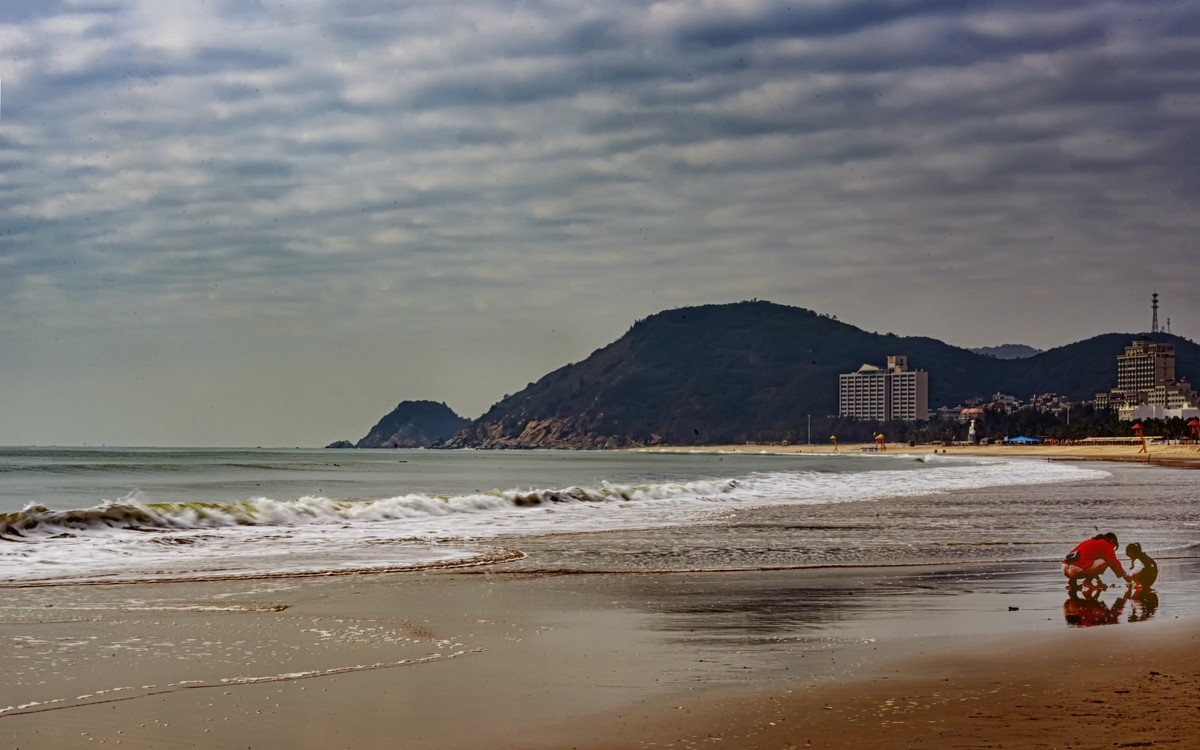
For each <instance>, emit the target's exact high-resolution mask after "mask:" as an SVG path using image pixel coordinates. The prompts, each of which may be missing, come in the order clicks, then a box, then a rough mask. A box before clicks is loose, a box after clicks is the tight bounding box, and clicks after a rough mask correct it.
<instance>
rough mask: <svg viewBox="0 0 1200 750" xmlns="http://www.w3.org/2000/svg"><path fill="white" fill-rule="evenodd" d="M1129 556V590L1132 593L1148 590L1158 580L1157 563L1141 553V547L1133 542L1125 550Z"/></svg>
mask: <svg viewBox="0 0 1200 750" xmlns="http://www.w3.org/2000/svg"><path fill="white" fill-rule="evenodd" d="M1125 554H1126V555H1128V556H1129V588H1130V590H1131V591H1133V592H1134V593H1137V592H1138V591H1141V590H1142V589H1148V588H1150V587H1151V586H1153V585H1154V582H1155V581H1157V580H1158V563H1156V562H1154V558H1152V557H1150V555H1147V554H1146V553H1145V552H1142V545H1140V544H1138V543H1137V542H1134V543H1133V544H1131V545H1129V546H1128V547H1126V548H1125Z"/></svg>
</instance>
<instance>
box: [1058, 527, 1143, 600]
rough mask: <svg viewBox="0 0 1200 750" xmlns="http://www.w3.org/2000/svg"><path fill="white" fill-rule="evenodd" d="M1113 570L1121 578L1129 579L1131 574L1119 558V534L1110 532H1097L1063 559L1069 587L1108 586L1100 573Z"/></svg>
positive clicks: (1063, 570)
mask: <svg viewBox="0 0 1200 750" xmlns="http://www.w3.org/2000/svg"><path fill="white" fill-rule="evenodd" d="M1110 569H1111V570H1112V571H1113V572H1114V573H1116V574H1117V575H1118V576H1120V577H1121V578H1124V579H1125V580H1127V581H1128V580H1129V574H1128V573H1126V572H1125V568H1123V567H1122V566H1121V561H1120V560H1118V559H1117V535H1116V534H1113V533H1112V532H1109V533H1107V534H1097V535H1096V536H1094V537H1092V538H1091V539H1085V540H1084V541H1082V542H1080V543H1079V544H1077V545H1075V549H1073V550H1071V551H1070V552H1068V553H1067V556H1066V557H1064V558H1063V561H1062V572H1063V575H1065V576H1066V577H1067V579H1068V581H1067V587H1068V588H1075V587H1077V586H1080V585H1082V586H1085V587H1088V588H1107V587H1105V586H1104V584H1102V583H1100V574H1101V573H1103V572H1104V571H1106V570H1110Z"/></svg>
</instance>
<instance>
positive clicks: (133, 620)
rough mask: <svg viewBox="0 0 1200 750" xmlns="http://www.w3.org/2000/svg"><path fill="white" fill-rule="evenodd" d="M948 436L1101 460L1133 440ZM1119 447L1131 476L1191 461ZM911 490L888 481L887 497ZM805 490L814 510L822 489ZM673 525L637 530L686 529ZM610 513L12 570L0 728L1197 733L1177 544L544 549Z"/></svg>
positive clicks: (711, 734)
mask: <svg viewBox="0 0 1200 750" xmlns="http://www.w3.org/2000/svg"><path fill="white" fill-rule="evenodd" d="M729 449H730V450H733V449H735V448H734V447H730V448H729ZM736 449H737V450H791V451H801V452H804V451H809V450H812V447H810V446H791V447H789V448H786V449H781V448H778V447H768V446H738V447H736ZM851 449H852V448H851V447H850V446H842V447H841V450H851ZM1185 449H1186V447H1185ZM710 450H712V449H710ZM947 450H948V451H950V452H951V453H953V452H955V451H956V450H961V451H963V452H965V451H967V450H974V451H982V452H992V451H995V452H1006V451H1009V450H1013V451H1020V452H1022V454H1023V455H1044V456H1046V457H1053V458H1069V459H1096V460H1110V459H1112V458H1114V457H1115V453H1114V452H1115V451H1118V450H1120V451H1122V452H1123V453H1132V452H1133V451H1136V447H1135V448H1132V449H1130V448H1129V447H1128V446H1124V447H1121V448H1109V449H1104V450H1097V449H1095V448H1090V449H1088V452H1084V451H1078V450H1072V449H1071V448H1058V447H1055V448H1051V447H1046V448H1042V447H1040V446H1034V447H1032V448H1013V449H1009V448H1007V447H1003V446H996V447H987V448H977V449H966V448H963V449H955V448H953V447H951V448H948V449H947ZM1152 450H1153V448H1152ZM1179 452H1180V453H1182V452H1183V451H1179ZM1008 455H1013V454H1012V453H1008ZM1120 466H1121V467H1122V468H1121V469H1120V471H1121V472H1123V476H1125V479H1124V480H1122V481H1124V482H1126V483H1128V482H1135V483H1136V482H1144V479H1142V478H1141V477H1144V476H1150V475H1153V476H1160V472H1165V473H1164V474H1161V476H1172V475H1171V472H1175V474H1176V475H1178V476H1179V477H1183V481H1186V476H1187V475H1190V472H1180V471H1178V470H1177V468H1141V467H1132V466H1128V465H1120ZM1172 481H1175V482H1178V481H1181V480H1180V479H1174V480H1172ZM1123 486H1127V485H1123ZM1185 486H1186V485H1185ZM1100 489H1102V487H1100V486H1099V485H1097V487H1095V488H1093V490H1092V491H1091V492H1092V493H1094V492H1096V491H1098V490H1100ZM996 492H999V493H1005V492H1007V493H1012V492H1016V490H1012V489H1002V490H996ZM1020 492H1022V493H1026V494H1027V493H1039V492H1040V493H1043V494H1045V496H1046V497H1053V496H1055V494H1056V493H1059V492H1061V490H1058V489H1055V488H1054V486H1053V485H1047V486H1045V487H1043V488H1027V489H1023V490H1020ZM1080 496H1081V497H1083V495H1080ZM971 497H972V494H971V492H967V493H964V494H962V495H961V498H963V499H964V500H969V498H971ZM929 501H930V499H929V498H921V497H913V498H907V499H904V500H903V501H898V502H897V503H894V504H893V505H892V506H890V507H893V508H894V512H895V513H896V514H897V515H896V517H897V518H903V517H904V508H906V507H911V506H914V505H920V504H922V503H925V502H929ZM818 511H819V515H814V516H812V517H811V519H810V520H811V522H813V523H819V524H825V523H832V522H834V521H836V519H837V518H838V517H839V511H838V509H837V507H836V506H821V507H820V508H818V509H813V511H812V512H813V513H818ZM1130 512H1133V511H1130ZM779 513H783V514H785V515H783V516H779V517H780V518H785V517H786V511H779ZM770 518H771V517H770V516H763V517H762V518H759V517H757V516H755V517H753V518H750V519H749V520H747V521H746V522H745V523H746V524H747V525H746V533H751V532H753V531H754V529H755V528H757V527H756V525H755V524H757V523H759V522H761V521H763V520H764V519H766V520H769V519H770ZM677 533H678V534H679V535H680V538H678V539H677V538H676V537H675V536H672V533H669V532H666V531H660V532H656V534H657V535H656V536H653V537H651V538H653V539H659V540H661V541H663V542H664V543H667V542H669V543H671V544H677V543H679V542H680V541H681V540H683V539H684V538H685V537H688V535H689V534H690V532H688V531H686V530H683V531H680V532H677ZM797 533H800V532H797ZM810 533H812V534H816V535H818V536H819V535H820V534H822V533H824V532H821V531H820V530H819V529H817V530H815V531H812V532H810ZM814 538H816V537H814ZM622 540H632V542H630V544H631V545H633V544H635V543H636V544H638V545H644V543H645V539H644V538H642V537H637V536H636V534H634V533H633V532H620V533H613V534H582V535H558V536H556V535H547V536H544V537H531V538H527V539H524V540H522V551H523V552H524V553H525V557H524V558H522V559H520V560H514V561H511V562H506V563H501V564H497V565H490V566H480V567H473V568H462V569H449V570H432V571H426V572H419V573H389V574H372V575H346V576H323V577H300V578H280V579H269V578H264V579H261V580H245V581H236V580H231V581H219V580H218V581H192V582H178V583H153V584H150V583H142V584H126V585H92V586H48V587H37V586H34V587H22V586H10V587H7V588H6V591H5V592H4V593H5V595H6V600H7V605H6V607H5V608H4V610H3V618H2V619H0V643H3V644H5V652H6V656H5V678H6V679H5V681H4V683H3V684H2V685H0V747H4V748H14V749H22V750H41V749H43V748H83V747H88V748H94V747H96V746H97V745H119V746H120V747H122V748H177V747H192V748H214V749H215V748H278V747H287V748H314V749H315V748H322V749H323V748H378V747H405V748H412V749H415V750H434V749H441V748H447V749H450V748H465V747H488V748H494V749H495V750H508V749H511V750H518V749H532V750H550V749H551V748H578V749H579V750H618V749H623V748H705V747H729V748H805V747H817V748H821V747H835V748H840V747H844V748H857V747H876V748H907V747H930V748H985V747H1001V748H1010V747H1011V748H1067V747H1071V748H1101V747H1103V748H1110V747H1181V748H1182V747H1188V746H1189V745H1188V743H1189V742H1191V741H1193V739H1192V738H1194V737H1196V736H1200V712H1198V711H1197V706H1198V705H1200V618H1198V616H1197V613H1200V585H1198V584H1197V583H1196V582H1197V581H1200V561H1197V560H1195V559H1193V558H1191V557H1186V556H1184V557H1178V558H1169V559H1164V560H1161V561H1160V563H1161V564H1162V566H1163V575H1162V578H1161V580H1160V585H1159V586H1158V588H1159V589H1160V590H1161V594H1162V596H1161V602H1160V601H1159V598H1158V597H1155V598H1154V599H1153V601H1151V600H1148V599H1147V600H1132V599H1130V600H1126V599H1125V598H1124V597H1122V596H1120V592H1119V591H1118V590H1117V589H1116V588H1115V587H1114V589H1112V590H1110V591H1109V592H1106V593H1105V595H1104V599H1103V601H1102V602H1100V603H1097V604H1096V610H1095V613H1094V614H1097V617H1083V618H1082V620H1080V617H1079V611H1078V610H1077V607H1078V606H1079V605H1078V604H1077V603H1075V602H1074V601H1073V600H1071V599H1070V598H1069V597H1068V596H1067V595H1066V591H1065V589H1064V587H1063V582H1062V578H1061V575H1060V574H1059V573H1058V571H1057V566H1056V564H1055V563H1054V561H1053V560H1021V559H1014V561H1012V562H1003V563H999V562H992V563H987V564H983V563H972V562H971V561H960V562H954V563H948V564H937V565H933V564H907V563H905V564H900V565H894V566H875V567H857V566H840V567H835V568H822V567H820V566H816V567H813V566H807V567H789V566H781V567H778V568H772V567H770V566H764V567H762V568H761V569H736V570H735V569H729V570H723V571H711V572H695V571H693V572H672V571H669V570H665V569H664V570H663V571H657V572H655V571H650V570H627V571H616V570H600V569H595V568H591V569H589V568H588V567H586V566H581V565H578V564H573V565H558V566H554V565H548V564H547V563H546V560H548V559H557V560H567V561H570V560H574V559H576V558H575V557H571V556H564V555H563V554H562V553H563V550H565V549H568V550H569V549H570V548H577V549H578V550H579V551H580V552H581V553H586V551H587V549H588V548H589V547H594V548H595V549H597V550H602V551H603V552H604V553H605V554H607V555H609V556H610V557H611V556H613V555H619V551H620V550H621V549H623V547H622V544H623V541H622ZM696 543H697V544H700V545H703V543H704V540H703V539H700V540H697V541H696ZM1056 544H1057V542H1056ZM578 559H588V558H587V556H586V554H582V555H581V556H580V557H579V558H578ZM1114 613H1115V614H1114ZM1085 614H1086V613H1085ZM1110 615H1111V616H1110ZM1118 615H1119V616H1118ZM1072 618H1075V619H1072ZM1080 621H1082V622H1084V623H1085V624H1086V623H1090V622H1111V623H1115V624H1113V625H1111V626H1106V627H1087V628H1083V627H1076V626H1075V625H1076V624H1078V623H1079V622H1080Z"/></svg>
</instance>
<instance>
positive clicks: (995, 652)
mask: <svg viewBox="0 0 1200 750" xmlns="http://www.w3.org/2000/svg"><path fill="white" fill-rule="evenodd" d="M951 651H952V652H953V653H943V654H938V655H929V656H925V657H922V658H920V659H918V660H909V661H900V662H896V663H894V664H891V665H889V667H887V668H885V669H884V670H882V671H883V672H884V673H883V674H876V675H874V676H870V677H857V678H850V679H846V680H842V681H839V682H838V683H837V684H835V685H823V684H810V685H806V686H801V687H791V686H787V685H780V684H777V685H771V686H764V687H761V688H757V689H754V690H747V691H738V692H734V691H726V692H718V693H713V694H708V695H703V696H697V697H695V698H686V699H680V700H678V701H675V702H674V703H675V704H674V705H672V704H670V703H664V702H659V703H656V704H651V705H644V706H640V707H638V708H636V709H634V710H631V711H628V712H626V713H624V714H622V715H620V716H618V717H614V720H613V722H612V724H611V728H610V729H608V730H607V731H608V736H607V737H603V738H598V739H596V740H594V741H589V742H577V741H575V740H574V739H572V737H571V733H570V731H569V730H565V731H564V732H563V734H562V736H561V738H560V740H561V743H562V744H561V745H559V746H560V747H575V748H579V749H580V750H620V749H623V748H665V747H671V748H684V747H686V748H696V747H735V748H742V749H743V750H758V749H759V748H763V749H765V748H805V747H814V748H863V747H872V748H1112V747H1118V748H1119V747H1178V748H1183V747H1194V746H1195V743H1196V741H1197V740H1196V738H1197V737H1200V627H1198V626H1197V624H1196V623H1195V622H1194V621H1186V622H1176V623H1172V624H1167V625H1156V626H1151V625H1149V624H1147V625H1144V626H1141V627H1138V628H1136V629H1132V628H1131V629H1121V628H1109V629H1100V630H1093V631H1089V632H1087V633H1065V632H1064V633H1057V634H1053V635H1051V634H1043V635H1040V636H1036V637H1010V638H1007V639H1004V640H1001V641H983V640H981V641H979V642H976V643H972V644H971V645H970V646H969V647H967V648H964V647H963V646H962V645H961V644H960V645H959V646H958V647H955V648H953V649H951ZM550 746H553V745H552V744H550V745H547V747H550Z"/></svg>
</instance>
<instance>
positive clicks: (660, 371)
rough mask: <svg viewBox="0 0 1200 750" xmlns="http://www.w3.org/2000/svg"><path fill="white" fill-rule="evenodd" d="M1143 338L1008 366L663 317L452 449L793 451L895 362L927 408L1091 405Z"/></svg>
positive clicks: (805, 325) (914, 347)
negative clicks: (730, 447) (750, 445)
mask: <svg viewBox="0 0 1200 750" xmlns="http://www.w3.org/2000/svg"><path fill="white" fill-rule="evenodd" d="M1133 338H1134V334H1128V333H1112V334H1105V335H1103V336H1097V337H1095V338H1092V339H1088V340H1086V341H1080V342H1078V343H1075V344H1070V345H1067V346H1063V347H1058V348H1056V349H1052V350H1050V351H1047V352H1044V353H1042V354H1038V355H1036V356H1033V357H1028V358H1023V359H1011V360H1002V359H996V358H995V357H990V356H984V355H980V354H976V353H974V352H971V351H969V350H967V349H961V348H958V347H954V346H950V345H948V344H945V343H943V342H941V341H937V340H935V339H931V338H926V337H902V336H896V335H894V334H891V333H887V334H877V333H868V332H867V331H864V330H862V329H859V328H856V327H854V326H851V325H847V324H845V323H842V322H839V321H837V320H836V319H834V318H831V317H829V316H826V315H820V314H818V313H815V312H813V311H811V310H805V309H802V308H796V307H786V306H783V305H777V304H773V303H769V302H759V301H753V302H740V303H736V304H728V305H705V306H702V307H688V308H680V309H677V310H668V311H665V312H662V313H658V314H656V315H652V316H650V317H649V318H646V319H645V320H641V321H638V322H637V323H636V324H635V325H634V326H633V327H632V328H630V330H629V331H628V332H627V333H626V334H625V335H624V336H622V337H621V338H620V339H618V340H617V341H614V342H613V343H611V344H609V345H608V346H606V347H604V348H602V349H599V350H597V351H595V352H593V353H592V355H591V356H589V357H588V358H587V359H585V360H583V361H582V362H578V363H575V364H570V365H567V366H565V367H562V368H559V369H557V370H555V371H554V372H551V373H550V374H548V375H546V376H544V377H543V378H541V379H540V380H538V381H537V382H536V383H532V384H530V385H529V386H528V387H527V388H525V389H524V390H522V391H521V392H519V393H516V394H513V395H511V396H508V397H506V398H504V399H503V400H502V401H500V402H498V403H497V404H495V405H494V406H493V407H492V408H491V409H489V410H488V412H487V413H486V414H484V415H483V416H482V417H480V418H479V419H478V420H476V421H475V422H473V423H471V424H470V425H469V426H468V427H467V428H466V429H464V430H461V431H460V432H458V433H457V434H455V435H454V437H452V438H451V439H449V440H447V441H445V442H444V443H442V444H441V445H442V446H444V447H466V446H484V447H581V448H596V447H622V446H630V445H653V444H660V443H665V444H672V445H688V444H712V443H726V442H744V441H775V440H785V439H786V440H797V439H803V438H804V437H805V436H806V431H807V430H808V429H809V424H810V421H809V420H810V418H811V420H812V423H816V424H818V425H827V424H830V423H831V422H832V420H828V419H826V418H827V417H830V416H831V415H835V414H836V413H837V408H838V405H837V389H838V375H839V374H840V373H845V372H853V371H854V370H857V369H858V367H859V366H861V365H862V364H864V363H870V364H876V365H880V366H882V365H884V364H885V363H886V360H887V356H888V355H889V354H903V355H907V356H908V363H909V367H910V368H912V369H921V370H926V371H928V372H929V400H930V408H931V410H932V409H936V408H937V407H938V406H942V405H954V404H958V403H961V402H962V401H963V400H965V399H968V398H973V397H984V398H990V397H991V395H992V394H993V393H996V392H1004V393H1009V394H1012V395H1015V396H1017V397H1019V398H1022V399H1028V398H1029V397H1030V396H1031V395H1033V394H1034V393H1045V392H1056V393H1060V394H1063V395H1065V396H1069V397H1070V398H1072V399H1073V400H1084V399H1088V400H1090V399H1092V398H1094V397H1095V394H1096V393H1097V392H1098V391H1103V390H1108V389H1109V388H1112V387H1113V386H1115V385H1116V357H1117V355H1118V354H1120V353H1121V352H1122V351H1123V349H1124V347H1125V346H1126V345H1127V344H1129V342H1130V341H1132V340H1133ZM1155 338H1157V339H1158V340H1162V341H1170V342H1173V343H1175V344H1176V346H1177V348H1178V371H1179V374H1180V375H1181V376H1185V375H1189V374H1192V373H1196V374H1200V346H1197V345H1196V344H1194V343H1192V342H1190V341H1187V340H1185V339H1182V338H1180V337H1178V336H1170V335H1165V334H1159V335H1157V336H1155Z"/></svg>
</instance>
